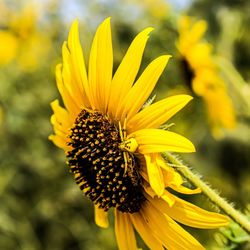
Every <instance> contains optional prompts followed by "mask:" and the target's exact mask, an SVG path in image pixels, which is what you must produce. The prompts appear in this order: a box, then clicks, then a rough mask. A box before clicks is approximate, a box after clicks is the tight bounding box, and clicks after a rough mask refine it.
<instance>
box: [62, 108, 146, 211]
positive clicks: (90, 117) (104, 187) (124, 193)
mask: <svg viewBox="0 0 250 250" xmlns="http://www.w3.org/2000/svg"><path fill="white" fill-rule="evenodd" d="M69 138H70V142H69V143H68V144H69V146H70V147H71V151H69V152H68V154H67V158H68V165H69V167H70V171H71V172H72V173H73V175H74V178H75V181H76V183H77V184H78V185H79V187H80V189H81V190H83V192H84V193H85V195H86V196H87V197H89V198H90V199H91V200H92V201H93V202H94V203H95V204H96V205H98V206H99V208H102V209H104V210H105V211H108V210H109V209H110V208H112V207H114V208H117V209H118V210H119V211H121V212H125V213H135V212H138V211H139V210H140V208H141V206H142V204H143V202H144V201H145V200H146V198H145V197H144V195H143V187H142V180H141V176H140V174H139V170H140V162H139V160H138V159H137V157H136V156H135V155H134V154H133V152H134V151H135V150H136V148H137V146H138V145H136V142H135V141H134V140H132V141H127V142H126V147H121V145H124V143H123V141H122V138H121V136H120V133H119V128H118V127H117V126H116V125H115V124H114V123H112V121H111V120H110V119H109V118H108V117H107V116H105V115H103V114H102V113H101V112H98V111H90V110H86V109H83V110H82V111H81V112H80V114H79V115H78V117H77V118H76V120H75V124H74V126H73V127H72V128H71V133H70V136H69ZM124 150H128V151H127V153H126V162H125V159H124ZM125 165H126V168H125Z"/></svg>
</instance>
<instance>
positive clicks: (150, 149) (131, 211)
mask: <svg viewBox="0 0 250 250" xmlns="http://www.w3.org/2000/svg"><path fill="white" fill-rule="evenodd" d="M151 31H152V28H147V29H145V30H143V31H142V32H141V33H139V34H138V35H137V36H136V38H135V39H134V40H133V42H132V44H131V45H130V47H129V49H128V51H127V53H126V55H125V56H124V58H123V60H122V62H121V64H120V65H119V67H118V69H117V70H116V72H115V74H114V76H112V73H113V72H112V71H113V69H112V67H113V50H112V41H111V28H110V18H107V19H106V20H105V21H104V22H103V23H102V24H101V25H100V26H99V27H98V29H97V32H96V34H95V37H94V40H93V43H92V47H91V51H90V58H89V66H88V75H87V72H86V68H85V62H84V57H83V53H82V48H81V45H80V42H79V34H78V22H77V21H75V22H74V23H73V25H72V27H71V30H70V33H69V38H68V41H67V42H65V43H64V45H63V48H62V53H63V63H62V64H59V65H58V66H57V68H56V79H57V86H58V89H59V91H60V94H61V96H62V99H63V102H64V105H65V108H63V107H61V106H60V105H59V102H58V100H55V101H54V102H52V104H51V106H52V109H53V111H54V114H53V115H52V117H51V122H52V124H53V126H54V132H55V134H54V135H51V136H50V139H51V140H52V141H53V142H54V143H55V144H56V145H57V146H58V147H60V148H62V149H64V150H65V153H66V156H67V162H68V165H69V167H70V170H71V172H72V174H73V175H74V178H75V181H76V183H77V184H78V185H79V187H80V188H81V190H82V191H83V193H84V194H85V195H86V196H87V197H88V198H90V199H91V200H92V201H93V203H94V207H95V221H96V223H97V225H99V226H101V227H107V226H108V218H107V212H108V211H109V210H110V209H113V210H114V211H115V229H116V237H117V242H118V246H119V248H120V249H137V246H136V240H135V235H134V229H135V230H136V231H137V232H138V233H139V234H140V235H141V237H142V238H143V239H144V241H145V242H146V244H147V245H148V246H149V247H150V248H152V249H163V246H164V247H166V248H168V249H191V248H195V249H203V247H202V246H201V245H200V244H199V242H197V240H196V239H194V238H193V237H192V236H191V235H189V234H188V233H187V232H186V231H185V230H184V229H182V227H181V226H179V225H178V224H177V223H176V222H175V221H178V222H181V223H183V224H186V225H189V226H193V227H199V228H215V227H218V226H222V225H225V224H227V218H226V217H224V216H223V215H219V214H216V213H212V212H208V211H205V210H203V209H201V208H198V207H196V206H194V205H192V204H190V203H188V202H186V201H184V200H182V199H180V198H178V197H176V196H175V195H173V194H171V193H170V192H169V191H168V190H167V189H166V188H169V189H172V190H175V191H177V192H180V193H185V194H193V193H198V192H200V190H199V189H195V190H191V189H188V188H186V187H185V186H183V180H182V178H181V176H180V175H179V174H178V173H177V172H175V171H174V169H173V168H171V167H170V166H168V165H167V164H166V163H165V160H164V159H163V158H162V156H161V154H160V153H161V152H163V151H174V152H193V151H194V150H195V149H194V146H193V144H192V143H191V142H190V141H189V140H188V139H186V138H185V137H183V136H181V135H178V134H176V133H173V132H170V131H166V130H162V129H159V127H160V125H162V124H163V123H165V122H166V121H167V120H168V119H170V118H171V117H172V116H173V115H174V114H176V113H177V112H178V111H179V110H180V109H182V108H183V107H184V106H185V105H186V104H187V103H188V102H189V101H190V100H191V99H192V98H191V97H190V96H188V95H178V96H172V97H168V98H165V99H163V100H161V101H159V102H156V103H154V104H152V105H150V106H147V107H145V108H142V106H143V104H144V103H145V102H146V100H147V99H148V97H149V95H150V94H151V92H152V90H153V88H154V87H155V84H156V82H157V80H158V78H159V77H160V75H161V73H162V71H163V70H164V68H165V66H166V64H167V62H168V60H169V58H170V56H169V55H166V56H160V57H158V58H156V59H155V60H154V61H153V62H151V63H150V64H149V65H148V67H146V69H145V70H144V72H143V73H142V74H141V76H140V77H139V78H138V80H136V81H135V78H136V76H137V73H138V70H139V67H140V63H141V59H142V54H143V51H144V48H145V45H146V42H147V40H148V36H149V33H150V32H151Z"/></svg>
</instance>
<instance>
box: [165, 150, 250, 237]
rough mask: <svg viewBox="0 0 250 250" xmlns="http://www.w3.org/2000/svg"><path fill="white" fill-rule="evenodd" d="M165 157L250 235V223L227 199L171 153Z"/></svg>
mask: <svg viewBox="0 0 250 250" xmlns="http://www.w3.org/2000/svg"><path fill="white" fill-rule="evenodd" d="M163 156H164V157H165V158H166V159H167V160H168V161H170V162H171V163H173V164H174V165H176V167H177V171H179V172H180V173H181V174H182V175H184V176H185V177H186V178H187V179H188V180H190V181H191V182H192V183H193V184H194V185H195V186H197V187H199V188H200V189H201V190H202V192H203V193H204V194H205V195H206V196H207V197H208V198H209V199H210V200H211V201H212V202H213V203H215V204H216V205H217V206H218V207H219V208H220V209H221V210H223V211H224V212H225V213H226V214H227V215H228V216H230V217H231V218H232V219H233V220H234V221H235V222H236V223H238V224H239V225H240V226H241V227H242V228H243V229H244V230H245V231H246V232H248V233H250V221H249V220H248V219H247V218H246V217H245V216H244V215H243V214H241V213H240V212H239V211H237V210H236V209H234V208H233V207H232V206H231V205H230V204H229V203H228V202H227V201H226V200H225V199H223V198H222V197H220V196H219V195H218V194H217V193H216V191H214V190H213V189H212V188H211V187H210V186H209V185H207V184H206V183H205V182H204V181H202V180H201V178H200V177H199V176H198V175H196V174H194V173H193V172H192V171H191V170H190V169H189V168H188V167H187V166H185V165H183V164H182V162H181V161H180V160H178V159H177V158H176V157H175V156H174V155H172V154H170V153H163Z"/></svg>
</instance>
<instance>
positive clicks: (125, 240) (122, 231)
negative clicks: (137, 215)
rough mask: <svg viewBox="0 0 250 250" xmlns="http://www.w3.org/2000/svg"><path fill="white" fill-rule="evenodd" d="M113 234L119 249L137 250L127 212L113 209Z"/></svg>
mask: <svg viewBox="0 0 250 250" xmlns="http://www.w3.org/2000/svg"><path fill="white" fill-rule="evenodd" d="M115 235H116V240H117V244H118V247H119V250H128V249H129V250H137V246H136V240H135V234H134V229H133V226H132V223H131V220H130V217H129V215H128V214H127V213H121V212H119V211H118V210H117V209H116V210H115Z"/></svg>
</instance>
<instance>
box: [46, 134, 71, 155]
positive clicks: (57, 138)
mask: <svg viewBox="0 0 250 250" xmlns="http://www.w3.org/2000/svg"><path fill="white" fill-rule="evenodd" d="M49 140H51V141H52V142H53V143H54V144H55V145H56V146H57V147H59V148H62V149H63V150H64V151H65V152H67V151H68V150H69V149H70V147H69V146H68V145H67V143H66V140H65V139H64V138H62V137H61V136H58V135H50V136H49Z"/></svg>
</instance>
